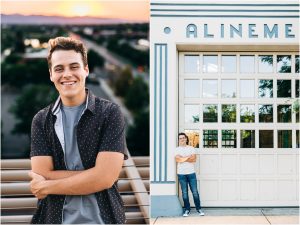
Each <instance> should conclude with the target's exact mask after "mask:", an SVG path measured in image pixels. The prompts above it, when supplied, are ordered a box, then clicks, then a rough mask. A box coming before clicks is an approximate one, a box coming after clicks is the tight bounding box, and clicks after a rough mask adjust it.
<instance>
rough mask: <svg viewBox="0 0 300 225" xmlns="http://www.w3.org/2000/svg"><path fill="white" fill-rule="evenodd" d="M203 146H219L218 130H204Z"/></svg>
mask: <svg viewBox="0 0 300 225" xmlns="http://www.w3.org/2000/svg"><path fill="white" fill-rule="evenodd" d="M203 147H204V148H218V130H203Z"/></svg>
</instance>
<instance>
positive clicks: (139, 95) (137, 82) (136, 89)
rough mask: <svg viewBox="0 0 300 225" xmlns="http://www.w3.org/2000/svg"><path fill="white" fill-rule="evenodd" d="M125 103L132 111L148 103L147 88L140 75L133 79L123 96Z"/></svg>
mask: <svg viewBox="0 0 300 225" xmlns="http://www.w3.org/2000/svg"><path fill="white" fill-rule="evenodd" d="M125 105H126V106H127V107H128V108H129V109H130V110H132V111H134V112H136V111H139V110H141V109H143V108H144V107H147V106H148V105H149V88H148V85H147V84H146V83H145V82H144V81H143V79H142V78H141V77H137V78H135V79H134V80H133V82H132V85H131V86H130V88H129V89H128V91H127V93H126V96H125Z"/></svg>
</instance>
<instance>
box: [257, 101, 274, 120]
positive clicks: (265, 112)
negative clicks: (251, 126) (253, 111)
mask: <svg viewBox="0 0 300 225" xmlns="http://www.w3.org/2000/svg"><path fill="white" fill-rule="evenodd" d="M258 113H259V122H266V123H267V122H273V105H260V107H259V109H258Z"/></svg>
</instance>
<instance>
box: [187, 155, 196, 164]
mask: <svg viewBox="0 0 300 225" xmlns="http://www.w3.org/2000/svg"><path fill="white" fill-rule="evenodd" d="M196 159H197V158H196V155H195V154H193V155H191V156H190V157H189V158H188V159H187V160H186V162H190V163H194V162H196Z"/></svg>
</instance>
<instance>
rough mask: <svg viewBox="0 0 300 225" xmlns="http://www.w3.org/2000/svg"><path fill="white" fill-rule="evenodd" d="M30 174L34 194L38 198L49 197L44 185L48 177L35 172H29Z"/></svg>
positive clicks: (31, 188)
mask: <svg viewBox="0 0 300 225" xmlns="http://www.w3.org/2000/svg"><path fill="white" fill-rule="evenodd" d="M28 175H29V176H30V177H31V178H32V180H31V182H30V190H31V192H32V194H34V195H35V197H37V198H38V199H43V198H46V197H47V194H46V193H44V188H43V187H44V186H45V181H46V179H45V178H44V177H43V176H41V175H39V174H37V173H34V172H32V171H31V172H29V173H28Z"/></svg>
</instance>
